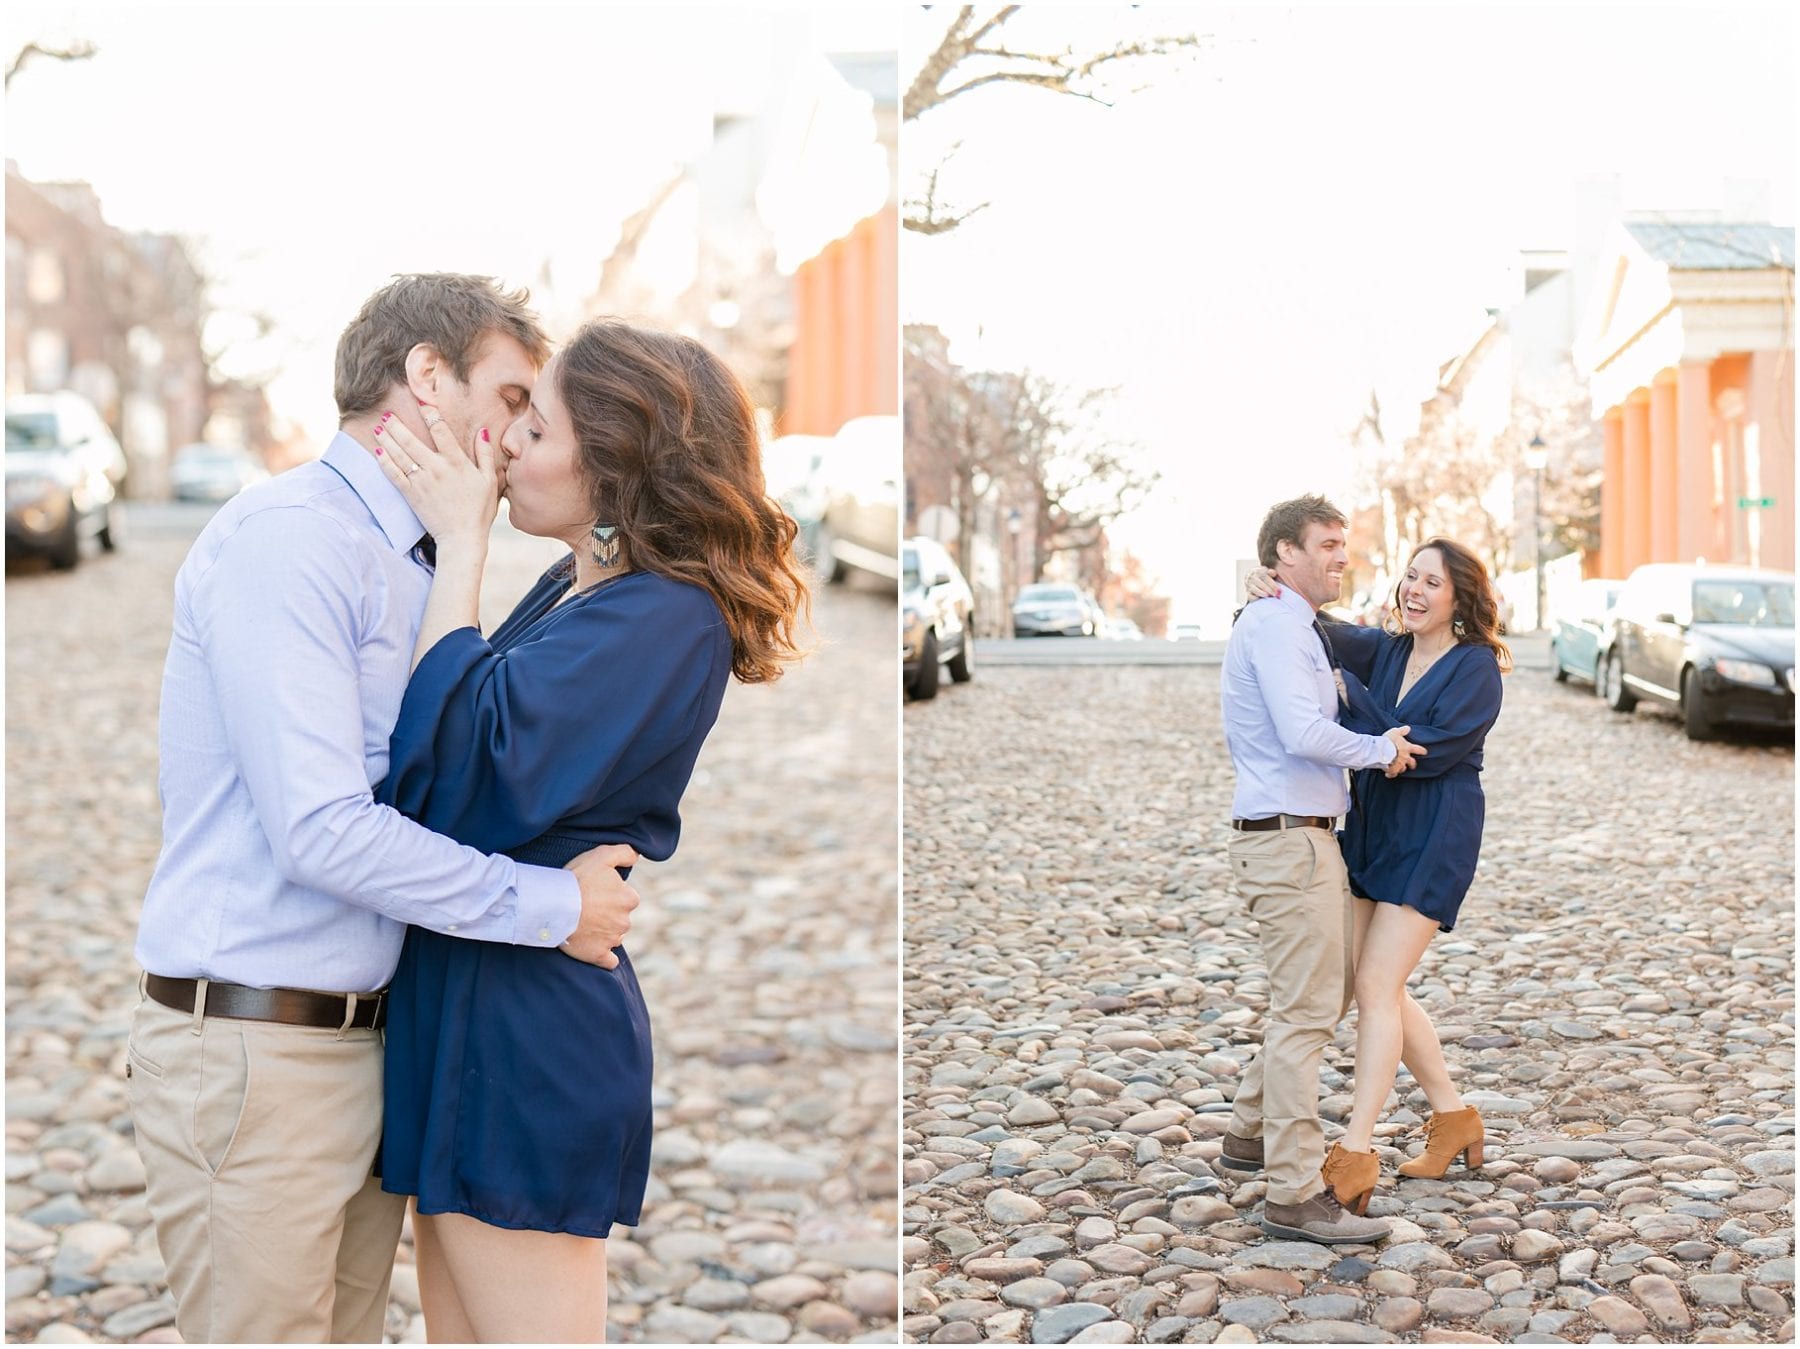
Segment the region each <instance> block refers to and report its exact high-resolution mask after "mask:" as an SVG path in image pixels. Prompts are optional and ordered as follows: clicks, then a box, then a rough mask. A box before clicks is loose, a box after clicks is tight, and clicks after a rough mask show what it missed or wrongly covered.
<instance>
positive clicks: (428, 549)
mask: <svg viewBox="0 0 1800 1349" xmlns="http://www.w3.org/2000/svg"><path fill="white" fill-rule="evenodd" d="M412 551H413V556H414V557H416V558H418V559H419V561H421V562H423V563H424V564H425V566H426V569H427V570H430V571H436V570H437V540H436V539H434V538H432V537H431V535H429V534H421V535H420V536H419V541H418V542H417V543H415V544H414V545H413V550H412ZM1326 649H1327V650H1329V649H1330V648H1329V647H1327V648H1326Z"/></svg>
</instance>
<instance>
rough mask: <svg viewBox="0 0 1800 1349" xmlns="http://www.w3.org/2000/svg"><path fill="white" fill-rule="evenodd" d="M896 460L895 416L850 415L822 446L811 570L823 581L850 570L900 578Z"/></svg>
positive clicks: (837, 578)
mask: <svg viewBox="0 0 1800 1349" xmlns="http://www.w3.org/2000/svg"><path fill="white" fill-rule="evenodd" d="M899 461H900V419H899V418H898V417H853V418H851V420H849V421H847V422H845V423H844V424H843V426H841V427H839V428H838V433H837V434H836V435H835V436H833V437H831V440H830V443H829V444H827V445H826V446H824V447H823V449H822V451H821V453H820V456H819V463H818V468H817V470H816V475H817V485H816V488H815V490H816V493H817V496H818V499H819V501H820V502H821V503H822V504H821V505H820V507H819V519H818V524H817V526H816V528H815V529H814V530H813V531H812V535H813V539H812V543H813V548H812V558H813V569H814V570H815V571H817V572H818V574H819V575H820V576H822V577H824V578H825V579H826V580H828V581H842V580H843V579H844V578H845V576H846V575H847V574H848V573H849V572H850V571H852V570H855V571H862V572H867V573H869V574H870V575H872V576H880V577H882V578H884V579H886V580H889V581H893V580H896V579H898V577H899V575H900V558H899V543H900V486H899V480H898V478H897V476H896V473H895V467H896V465H897V464H898V463H899Z"/></svg>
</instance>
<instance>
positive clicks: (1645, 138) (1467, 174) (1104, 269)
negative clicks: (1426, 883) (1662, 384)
mask: <svg viewBox="0 0 1800 1349" xmlns="http://www.w3.org/2000/svg"><path fill="white" fill-rule="evenodd" d="M943 24H944V18H943V13H942V11H939V12H938V14H936V15H935V16H934V15H932V14H914V15H912V16H910V17H909V18H908V20H907V21H906V23H905V25H904V27H903V28H902V36H901V84H902V85H903V86H904V85H905V84H906V83H908V82H909V81H910V79H911V77H912V74H913V72H914V71H915V70H916V69H917V68H918V63H919V61H920V60H921V59H922V58H923V55H924V54H925V53H926V52H927V51H929V50H930V49H931V47H933V46H934V45H935V43H936V40H937V37H938V35H939V34H940V33H941V32H942V28H943ZM1196 27H1198V29H1199V31H1201V32H1203V33H1210V34H1213V35H1214V37H1215V41H1214V43H1213V44H1212V45H1211V46H1210V47H1209V48H1207V49H1205V50H1204V51H1203V52H1202V54H1201V55H1200V56H1199V57H1198V58H1197V59H1195V58H1189V59H1188V60H1187V61H1186V62H1185V63H1184V64H1181V65H1179V66H1172V67H1164V68H1163V69H1161V70H1157V71H1150V72H1146V74H1145V75H1144V76H1140V77H1138V78H1154V79H1156V80H1157V81H1158V83H1156V84H1155V85H1154V86H1153V87H1152V88H1150V89H1148V90H1146V91H1144V92H1140V93H1136V94H1128V95H1125V96H1122V97H1121V98H1119V100H1118V101H1117V102H1116V104H1115V106H1113V107H1112V108H1104V107H1100V106H1097V105H1095V104H1093V103H1090V102H1085V101H1081V100H1076V99H1069V98H1057V97H1053V96H1051V95H1048V94H1042V93H1039V92H1037V91H1033V90H1029V89H1025V88H1021V87H1018V86H1004V85H1003V86H998V87H990V88H988V89H986V90H983V91H978V92H976V93H973V94H970V95H967V96H965V97H964V98H960V99H958V100H956V101H955V102H953V103H952V104H950V105H948V106H947V107H944V108H942V109H939V110H937V111H934V112H932V113H929V114H927V115H926V116H925V117H923V118H921V119H920V120H919V121H917V122H915V123H911V124H908V126H907V128H906V133H905V136H904V137H903V142H904V144H903V163H902V183H903V184H907V183H912V184H916V183H917V181H918V177H919V175H920V174H921V173H922V172H923V171H924V170H925V169H927V168H929V166H930V165H931V164H933V163H935V162H937V161H938V159H939V158H940V156H941V154H942V151H943V148H944V147H945V146H946V145H948V144H949V143H950V142H951V141H954V140H957V139H960V140H962V142H963V146H962V148H961V150H960V151H959V152H958V153H957V154H956V156H955V158H954V159H953V160H952V162H951V165H950V167H948V168H947V169H946V170H945V171H944V173H943V175H942V177H941V179H940V193H941V194H944V195H947V196H948V197H949V198H950V199H951V200H952V201H957V202H961V203H963V204H965V205H966V204H972V203H974V202H979V201H982V200H989V201H991V202H992V203H993V204H992V205H991V206H990V207H989V208H988V209H987V210H986V211H984V212H982V213H981V214H980V215H978V216H976V217H975V218H974V219H973V220H971V221H970V222H969V223H968V224H967V225H965V226H963V227H962V228H961V229H959V230H957V231H956V232H954V233H952V234H949V235H942V236H935V237H923V236H918V235H908V236H907V238H906V240H905V241H904V244H903V251H902V256H901V268H902V272H901V278H902V280H901V293H902V297H903V298H902V312H903V314H904V315H905V318H906V320H907V321H908V322H915V323H934V324H936V325H937V326H938V327H940V328H941V329H943V330H944V331H945V332H946V333H947V334H949V335H950V337H951V339H952V342H953V346H952V352H951V354H952V358H953V359H955V360H957V361H959V362H960V363H962V364H965V365H970V366H975V367H989V368H996V369H1014V368H1019V367H1021V366H1029V367H1031V368H1033V369H1037V370H1040V371H1042V372H1044V373H1047V374H1053V375H1056V376H1059V377H1061V378H1063V379H1065V380H1067V381H1069V382H1070V383H1073V384H1077V385H1081V386H1087V387H1092V386H1102V385H1113V384H1116V385H1119V386H1121V390H1122V392H1121V401H1120V407H1119V428H1120V430H1121V432H1122V433H1125V434H1128V435H1132V436H1135V437H1136V438H1138V439H1139V440H1140V441H1142V442H1143V443H1144V444H1145V445H1147V446H1148V447H1149V454H1150V455H1151V456H1152V458H1153V460H1154V462H1155V463H1156V465H1157V466H1158V467H1159V468H1160V469H1161V471H1162V474H1163V481H1162V488H1161V490H1160V491H1159V492H1158V493H1157V494H1156V497H1155V500H1154V502H1153V504H1152V505H1150V506H1148V507H1146V508H1145V509H1144V510H1142V511H1141V512H1139V513H1138V514H1136V515H1134V516H1133V517H1130V518H1129V519H1128V520H1126V521H1123V522H1121V523H1120V525H1119V526H1118V527H1117V528H1116V529H1115V531H1114V537H1115V538H1117V539H1120V540H1123V541H1125V542H1128V543H1129V544H1130V545H1131V546H1132V548H1133V549H1134V550H1135V551H1137V552H1139V553H1140V555H1142V556H1143V557H1145V559H1146V560H1147V561H1148V562H1149V563H1150V564H1151V566H1152V567H1153V568H1154V569H1155V570H1156V571H1157V572H1158V573H1159V574H1160V575H1161V576H1162V577H1163V580H1164V583H1165V584H1164V589H1165V591H1166V592H1167V593H1169V594H1170V595H1171V596H1172V597H1173V598H1174V601H1175V606H1174V607H1175V613H1176V616H1177V617H1183V618H1185V617H1187V616H1189V615H1192V616H1193V618H1194V620H1195V621H1201V622H1208V623H1213V624H1214V625H1215V626H1216V620H1218V618H1219V616H1220V615H1223V614H1228V613H1229V610H1230V606H1231V604H1232V585H1233V576H1234V573H1233V571H1232V565H1231V564H1232V561H1233V559H1235V558H1238V557H1243V556H1248V555H1250V553H1251V551H1252V548H1253V544H1254V536H1255V530H1256V525H1257V523H1258V521H1259V520H1260V518H1261V515H1262V513H1263V511H1264V509H1266V507H1267V506H1268V505H1269V504H1270V503H1271V502H1273V501H1276V500H1279V499H1281V498H1283V497H1287V496H1291V495H1296V494H1298V493H1300V492H1303V491H1309V490H1321V491H1324V492H1326V493H1328V494H1346V489H1347V487H1348V486H1349V483H1350V481H1351V478H1352V476H1353V470H1352V465H1351V463H1350V459H1349V453H1348V450H1347V448H1346V432H1347V431H1348V429H1349V428H1350V427H1351V426H1353V425H1354V424H1355V422H1356V420H1357V417H1358V414H1359V412H1360V411H1361V409H1362V408H1363V407H1364V406H1365V404H1366V401H1367V396H1368V391H1369V389H1370V387H1371V386H1374V387H1376V388H1378V389H1379V390H1380V392H1381V395H1382V403H1383V408H1384V421H1385V423H1386V429H1387V431H1388V436H1389V439H1390V441H1394V440H1396V439H1398V438H1400V437H1403V436H1404V435H1405V434H1407V433H1409V432H1410V431H1411V430H1412V429H1414V425H1415V424H1416V418H1417V413H1418V404H1419V401H1420V400H1421V399H1423V398H1424V397H1426V396H1427V395H1428V394H1429V393H1430V391H1431V388H1432V386H1433V382H1434V378H1435V372H1436V369H1437V366H1438V365H1439V364H1440V363H1441V362H1442V361H1444V360H1446V359H1448V358H1450V357H1451V356H1453V355H1455V354H1457V352H1458V351H1459V350H1461V349H1462V347H1463V346H1464V345H1465V344H1466V342H1467V341H1468V340H1469V339H1470V338H1471V337H1472V336H1473V335H1474V333H1475V332H1476V331H1478V328H1479V325H1480V324H1481V322H1482V321H1483V310H1484V307H1486V306H1489V305H1501V304H1504V303H1505V302H1506V300H1507V299H1508V298H1510V296H1509V291H1508V286H1509V284H1510V285H1511V286H1512V287H1514V288H1515V290H1514V292H1513V293H1516V286H1517V281H1516V279H1514V280H1510V281H1509V268H1511V267H1512V266H1513V265H1514V264H1515V263H1516V260H1517V254H1518V250H1519V249H1521V248H1562V247H1569V246H1571V245H1573V244H1574V243H1575V240H1574V239H1573V238H1572V237H1571V236H1572V222H1573V219H1574V212H1573V209H1572V203H1573V189H1574V187H1575V185H1576V184H1577V183H1578V182H1579V181H1580V180H1581V179H1583V178H1584V177H1587V176H1590V175H1595V174H1606V175H1618V176H1619V178H1620V187H1621V189H1622V195H1623V205H1624V207H1625V208H1626V209H1627V210H1634V209H1657V210H1665V209H1677V210H1678V209H1704V208H1714V207H1719V206H1721V205H1723V200H1724V180H1725V179H1727V178H1739V179H1760V180H1765V181H1766V182H1767V183H1768V185H1769V203H1770V206H1771V214H1772V216H1773V219H1774V220H1775V222H1777V223H1783V224H1791V223H1792V222H1793V219H1794V171H1793V170H1794V161H1795V139H1794V126H1795V102H1794V93H1793V78H1792V59H1793V53H1794V33H1795V29H1794V21H1793V19H1792V17H1791V15H1790V14H1789V13H1787V12H1785V11H1778V10H1775V9H1772V8H1754V9H1753V8H1747V7H1723V8H1722V7H1720V6H1717V5H1715V6H1711V7H1709V8H1707V9H1704V10H1702V9H1698V8H1689V9H1650V8H1638V7H1633V8H1624V7H1606V8H1590V9H1567V8H1555V9H1552V8H1547V7H1545V8H1525V7H1512V6H1503V7H1488V6H1484V7H1462V6H1433V7H1416V8H1405V9H1393V8H1390V9H1369V8H1361V7H1358V8H1349V7H1335V6H1334V7H1332V8H1314V7H1304V6H1302V7H1293V8H1286V7H1284V8H1275V7H1272V6H1271V7H1263V8H1224V7H1213V6H1207V7H1205V8H1204V9H1199V8H1188V9H1175V10H1170V9H1164V10H1155V9H1144V10H1140V11H1137V12H1136V13H1135V14H1134V13H1131V12H1127V11H1122V10H1111V11H1103V10H1096V9H1062V8H1051V7H1029V6H1028V7H1027V8H1026V10H1025V11H1024V12H1023V13H1022V14H1021V15H1020V16H1019V18H1018V19H1016V20H1015V21H1014V22H1013V23H1011V24H1009V25H1008V27H1007V29H1006V33H1007V37H1008V40H1009V41H1011V42H1013V43H1015V44H1016V45H1018V46H1021V47H1022V46H1024V45H1025V44H1026V43H1027V42H1035V43H1038V44H1048V45H1051V46H1053V47H1057V48H1060V47H1062V46H1066V45H1069V44H1073V45H1074V46H1075V47H1076V49H1077V50H1078V51H1088V50H1097V49H1099V48H1103V47H1106V46H1109V45H1111V44H1112V43H1113V42H1114V41H1117V40H1119V39H1121V38H1125V37H1129V36H1132V35H1135V34H1139V33H1181V32H1193V31H1195V30H1196ZM911 190H916V189H909V193H910V191H911Z"/></svg>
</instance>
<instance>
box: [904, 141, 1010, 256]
mask: <svg viewBox="0 0 1800 1349" xmlns="http://www.w3.org/2000/svg"><path fill="white" fill-rule="evenodd" d="M960 149H962V142H961V141H958V142H957V143H956V144H955V145H953V146H951V147H950V150H949V153H947V154H946V155H945V156H944V158H943V161H942V162H941V163H939V164H938V166H937V167H936V168H934V169H932V171H931V172H930V173H929V174H927V175H926V177H925V195H924V196H923V197H915V198H913V199H912V200H910V201H908V202H907V203H906V217H905V222H904V223H905V225H906V228H907V229H909V230H912V231H913V232H914V233H916V234H947V233H949V232H950V231H951V230H953V229H955V228H956V227H957V226H958V225H960V224H962V223H963V221H965V220H967V219H968V218H969V217H970V216H972V215H975V214H977V213H978V212H981V211H985V210H986V209H987V208H988V207H989V206H990V205H991V204H992V203H991V202H985V201H984V202H979V203H977V204H976V205H974V206H971V207H968V208H967V209H966V210H959V209H957V208H956V207H952V206H947V205H945V204H944V203H942V202H940V201H939V200H938V196H937V189H938V174H940V173H941V172H943V170H944V168H945V167H946V166H947V165H948V164H949V163H950V161H951V159H953V158H954V157H955V155H956V152H957V151H958V150H960Z"/></svg>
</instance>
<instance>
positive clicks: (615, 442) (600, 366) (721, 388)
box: [555, 320, 812, 684]
mask: <svg viewBox="0 0 1800 1349" xmlns="http://www.w3.org/2000/svg"><path fill="white" fill-rule="evenodd" d="M555 369H556V382H557V392H558V394H560V395H561V397H562V400H563V402H564V403H565V404H566V405H567V407H568V409H569V416H570V420H571V421H572V422H573V423H574V427H575V435H576V439H577V441H578V443H579V446H580V451H579V453H580V458H581V465H582V469H583V472H584V475H585V476H586V478H587V481H588V483H589V484H590V486H591V490H592V500H593V505H594V510H595V514H596V517H597V518H598V519H599V520H600V521H601V522H602V523H605V524H611V525H616V526H617V527H618V530H619V535H618V537H619V541H620V542H621V543H622V544H623V545H624V550H625V557H626V559H627V560H628V561H629V562H630V564H631V565H632V566H633V567H636V568H639V569H641V570H644V571H651V572H655V573H657V574H658V575H660V576H666V577H669V578H670V579H671V580H676V581H687V582H689V583H691V584H693V585H697V586H700V587H701V588H702V589H704V590H706V591H707V592H708V593H709V594H710V595H711V596H712V597H713V599H714V600H715V601H716V602H717V604H718V606H719V610H720V612H721V613H723V614H724V616H725V623H726V626H727V627H728V628H729V629H730V631H731V672H732V674H734V675H736V676H737V677H738V679H739V680H741V681H742V682H743V683H746V684H764V683H769V682H771V681H773V680H775V679H779V678H780V677H781V673H782V669H783V667H784V666H785V665H786V664H787V663H788V662H790V661H794V660H798V659H800V658H801V657H802V656H803V655H805V654H806V653H805V652H804V651H802V650H801V648H800V646H799V644H798V642H797V641H796V637H795V627H796V621H797V620H798V619H799V618H801V617H802V616H805V617H806V618H807V619H808V620H810V618H811V613H812V595H811V591H810V589H809V588H808V585H807V582H806V578H805V573H804V572H803V571H802V570H801V567H800V564H799V562H798V561H797V560H796V559H795V556H794V536H795V534H796V532H797V529H796V526H795V524H794V522H793V520H792V519H790V518H789V516H788V514H787V512H785V511H783V510H782V509H781V507H780V506H778V505H777V504H776V503H775V502H773V501H771V500H770V499H769V496H768V494H767V491H766V490H765V487H764V483H763V469H762V445H761V441H760V439H759V437H758V436H757V432H756V416H755V412H754V410H753V409H752V407H751V404H750V398H749V396H748V395H747V394H746V393H745V392H744V386H743V385H742V384H740V383H739V382H738V379H737V376H735V375H734V374H732V373H731V371H730V370H729V369H727V368H726V366H725V363H724V362H723V361H721V360H720V359H719V358H718V357H717V356H714V355H713V354H712V353H711V352H710V351H708V350H707V349H706V348H705V347H703V346H701V345H700V344H699V343H698V342H696V341H694V340H693V339H691V338H687V337H682V336H680V335H678V334H676V333H665V332H657V331H654V330H652V329H647V328H638V327H634V326H633V325H631V324H628V323H621V322H618V321H616V320H596V321H594V322H591V323H587V324H585V325H583V327H582V329H581V331H580V332H578V333H576V334H575V337H574V340H573V341H571V342H570V343H569V344H568V345H567V346H566V347H564V348H563V349H562V351H561V352H559V353H558V355H557V358H556V365H555Z"/></svg>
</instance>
